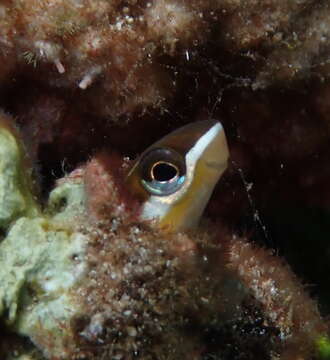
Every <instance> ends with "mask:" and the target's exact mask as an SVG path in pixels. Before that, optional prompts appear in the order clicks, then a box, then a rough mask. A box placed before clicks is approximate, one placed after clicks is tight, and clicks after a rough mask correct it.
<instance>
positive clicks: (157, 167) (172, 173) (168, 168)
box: [151, 161, 179, 182]
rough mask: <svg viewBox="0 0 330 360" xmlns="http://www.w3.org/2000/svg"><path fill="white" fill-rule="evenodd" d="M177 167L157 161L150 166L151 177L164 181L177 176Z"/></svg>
mask: <svg viewBox="0 0 330 360" xmlns="http://www.w3.org/2000/svg"><path fill="white" fill-rule="evenodd" d="M178 173H179V169H178V168H177V167H176V166H175V165H173V164H171V163H168V162H164V161H159V162H157V163H155V164H154V165H153V167H152V168H151V178H152V179H154V180H156V181H159V182H166V181H170V180H172V179H174V178H176V177H177V176H178Z"/></svg>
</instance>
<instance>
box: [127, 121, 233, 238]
mask: <svg viewBox="0 0 330 360" xmlns="http://www.w3.org/2000/svg"><path fill="white" fill-rule="evenodd" d="M228 157H229V151H228V145H227V140H226V136H225V132H224V129H223V127H222V125H221V123H220V122H218V121H215V120H205V121H197V122H194V123H191V124H188V125H186V126H183V127H181V128H179V129H177V130H175V131H173V132H172V133H170V134H168V135H167V136H165V137H163V138H162V139H160V140H159V141H157V142H156V143H154V144H153V145H151V146H150V147H148V148H147V149H146V150H145V151H144V152H143V153H142V154H141V156H140V157H139V158H138V159H137V161H136V163H135V164H134V166H133V167H132V169H131V171H130V172H129V174H128V176H127V179H126V180H127V183H128V184H129V186H130V188H131V191H132V193H133V194H134V195H135V196H137V197H138V198H139V199H140V200H141V202H142V204H143V205H142V212H141V216H140V217H141V219H143V220H155V221H156V222H157V226H159V227H160V228H162V229H166V230H169V231H182V230H186V229H189V228H192V227H195V226H196V225H197V224H198V222H199V219H200V217H201V215H202V213H203V211H204V209H205V206H206V205H207V203H208V201H209V199H210V196H211V194H212V192H213V189H214V187H215V185H216V184H217V182H218V180H219V178H220V177H221V175H222V174H223V173H224V171H225V170H226V168H227V163H228Z"/></svg>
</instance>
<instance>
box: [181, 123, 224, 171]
mask: <svg viewBox="0 0 330 360" xmlns="http://www.w3.org/2000/svg"><path fill="white" fill-rule="evenodd" d="M220 131H223V127H222V125H221V124H220V123H219V122H217V123H216V124H214V125H213V126H212V127H211V128H210V129H209V130H208V131H207V132H206V133H205V134H204V135H203V136H201V137H200V138H199V139H198V140H197V141H196V143H195V145H194V146H193V147H192V148H191V149H190V150H189V151H188V153H187V155H186V166H187V169H191V168H194V166H195V165H196V163H197V161H198V160H199V159H200V157H201V156H202V155H203V153H204V151H205V150H206V148H207V147H208V146H209V144H210V143H211V142H212V141H213V139H214V138H215V137H216V136H217V135H218V134H219V132H220Z"/></svg>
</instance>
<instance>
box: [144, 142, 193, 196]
mask: <svg viewBox="0 0 330 360" xmlns="http://www.w3.org/2000/svg"><path fill="white" fill-rule="evenodd" d="M141 166H142V179H141V182H142V185H143V186H144V188H145V189H146V190H147V191H148V192H149V193H151V194H153V195H158V196H165V195H170V194H173V193H174V192H176V191H177V190H179V189H180V188H181V186H182V185H183V183H184V181H185V178H186V176H185V175H186V166H185V161H184V159H183V157H182V156H181V155H180V154H179V153H177V152H176V151H175V150H172V149H168V148H157V149H153V150H150V151H149V152H148V153H147V154H145V155H144V157H143V158H142V160H141Z"/></svg>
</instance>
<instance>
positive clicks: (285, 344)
mask: <svg viewBox="0 0 330 360" xmlns="http://www.w3.org/2000/svg"><path fill="white" fill-rule="evenodd" d="M11 121H12V120H11V119H10V118H9V116H7V115H5V114H1V122H0V124H1V128H0V137H1V138H2V139H3V141H1V142H0V154H1V159H0V164H6V165H4V166H2V172H1V181H0V194H2V193H4V190H5V189H4V187H5V188H6V190H7V191H6V196H8V198H7V199H6V201H2V202H1V203H0V214H8V215H6V217H4V219H5V220H4V221H3V222H2V226H3V233H4V235H3V239H2V242H1V244H0V259H1V267H0V284H1V287H0V313H1V316H2V324H3V326H5V327H6V329H7V331H8V332H11V333H14V334H17V335H19V336H23V337H24V338H26V339H28V340H29V342H28V343H25V345H24V346H23V347H19V346H18V347H17V348H16V349H13V350H12V351H8V349H7V352H6V353H4V354H1V356H2V359H8V360H9V359H10V360H12V359H20V360H23V359H24V360H26V359H29V360H40V359H50V360H68V359H72V360H78V359H89V360H101V359H102V360H104V359H116V360H120V359H143V360H149V359H150V360H151V359H167V360H174V359H196V360H197V359H198V360H202V359H205V360H206V359H228V360H229V359H252V358H253V359H263V360H264V359H294V358H299V359H306V360H307V359H311V358H313V357H314V358H318V356H319V354H318V353H320V356H321V357H322V356H323V358H326V356H327V355H326V348H327V346H329V341H328V337H327V336H328V335H327V334H328V331H329V329H328V324H327V323H326V321H325V320H324V319H323V318H322V317H321V315H320V313H319V311H318V308H317V304H316V303H315V302H314V301H312V300H311V299H310V298H309V296H308V295H307V294H306V292H305V290H304V289H303V286H302V285H301V284H300V283H299V281H298V279H297V278H296V277H295V275H294V274H293V273H292V272H291V270H290V269H289V267H288V266H287V265H286V264H285V263H284V262H283V261H282V260H281V259H279V258H277V257H276V256H274V255H273V254H272V253H271V252H269V251H267V250H265V249H262V248H259V247H257V246H256V245H252V244H250V243H249V242H247V241H246V239H243V238H238V237H236V236H235V235H233V234H231V233H230V232H229V231H228V230H226V228H225V227H223V226H220V224H218V225H216V224H213V225H212V224H204V225H203V224H202V225H201V226H200V227H199V228H198V229H194V230H187V231H186V232H178V231H173V230H175V229H172V230H171V231H169V229H168V228H167V230H165V228H161V227H158V226H157V218H155V219H147V220H145V219H143V218H141V199H136V198H135V197H134V194H132V193H130V192H129V191H128V183H127V182H125V177H126V176H127V174H128V173H129V169H130V167H131V165H130V164H129V163H127V162H125V161H123V160H122V159H121V158H120V157H118V156H117V155H115V154H109V153H106V152H103V153H100V154H97V155H95V156H93V157H92V158H91V159H90V161H89V162H88V163H87V164H85V165H81V166H80V167H78V168H77V169H76V170H74V171H73V172H72V173H70V174H68V175H67V176H65V177H64V178H62V179H59V180H58V181H57V183H56V186H55V188H54V189H53V190H52V191H51V192H50V194H49V199H48V203H47V204H46V205H45V206H44V207H43V208H42V206H40V208H39V206H37V205H36V200H35V195H33V189H32V186H31V185H32V181H29V182H27V179H31V174H30V173H29V169H30V167H29V166H28V162H27V159H26V161H24V159H22V155H21V148H22V146H23V145H22V144H21V143H20V139H19V135H18V133H17V131H15V130H14V129H13V128H12V127H11V125H10V123H11ZM196 124H197V123H196ZM212 124H213V126H214V123H212ZM200 136H201V137H202V134H201V135H200ZM8 144H10V146H9V145H8ZM143 156H144V155H143ZM156 160H157V161H156V163H157V164H159V161H160V160H159V159H156ZM171 161H172V158H168V157H167V158H166V166H165V169H167V170H169V171H170V174H172V175H171V176H169V175H168V173H167V180H166V181H172V180H173V179H177V174H175V173H173V168H172V165H171V164H172V163H171ZM197 163H198V162H197ZM195 165H196V164H195ZM169 168H170V169H169ZM151 169H153V170H152V171H154V173H153V175H154V177H155V178H154V180H157V179H158V180H161V181H165V180H164V178H163V175H162V177H161V178H158V175H159V173H158V172H157V171H158V170H159V169H158V170H157V171H156V170H155V168H154V167H153V166H151ZM177 169H178V170H177V171H179V168H177ZM162 170H164V169H162ZM162 174H163V173H162ZM180 174H181V173H180ZM197 175H198V174H196V173H195V174H194V176H197ZM23 179H24V181H23ZM161 181H160V182H161ZM154 185H155V183H153V186H154ZM156 185H157V186H160V185H161V184H156ZM161 188H162V189H163V186H161ZM8 189H10V191H8ZM157 189H158V190H159V187H158V188H157ZM167 190H168V189H167ZM162 195H164V194H161V196H162ZM11 196H12V198H11ZM16 199H21V200H20V202H18V201H17V200H16ZM12 204H14V205H12ZM15 204H18V205H15ZM22 204H24V205H22ZM0 349H1V347H0ZM14 350H15V351H14ZM324 354H325V355H324Z"/></svg>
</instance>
